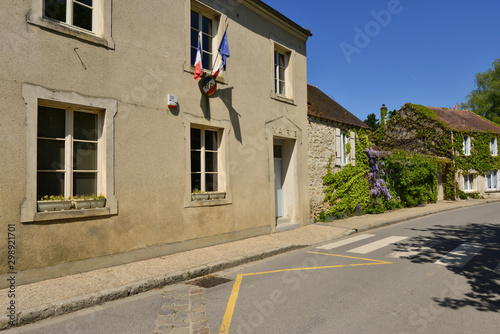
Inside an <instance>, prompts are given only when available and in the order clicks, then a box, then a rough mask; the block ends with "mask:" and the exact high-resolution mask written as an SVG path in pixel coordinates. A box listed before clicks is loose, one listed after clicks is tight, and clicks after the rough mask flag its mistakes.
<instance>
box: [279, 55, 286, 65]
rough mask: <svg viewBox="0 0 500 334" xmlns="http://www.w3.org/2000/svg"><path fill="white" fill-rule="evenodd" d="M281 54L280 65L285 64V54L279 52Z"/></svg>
mask: <svg viewBox="0 0 500 334" xmlns="http://www.w3.org/2000/svg"><path fill="white" fill-rule="evenodd" d="M279 55H280V66H285V55H283V54H281V53H280V54H279Z"/></svg>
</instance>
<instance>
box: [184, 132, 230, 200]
mask: <svg viewBox="0 0 500 334" xmlns="http://www.w3.org/2000/svg"><path fill="white" fill-rule="evenodd" d="M193 129H198V130H200V141H201V143H200V145H201V147H200V149H199V150H198V149H193V148H192V147H190V151H191V154H192V153H193V152H200V171H199V172H198V171H196V172H193V164H192V155H191V156H190V159H191V164H190V165H191V180H192V175H193V174H200V189H198V190H199V191H201V192H224V190H223V189H221V188H220V184H221V183H222V182H221V181H222V180H221V179H220V178H221V175H220V169H221V168H220V166H221V162H222V161H221V159H220V155H221V153H220V148H221V140H222V135H223V133H222V130H221V129H218V128H213V127H207V126H199V125H195V124H193V125H192V126H191V129H190V131H192V130H193ZM207 131H211V132H215V133H217V143H216V147H217V150H215V151H214V150H207V148H206V136H205V134H206V132H207ZM190 142H192V136H191V137H190ZM213 152H216V153H217V171H216V172H207V171H206V156H207V153H213ZM207 174H212V175H217V189H216V190H207V185H206V176H207ZM193 190H194V189H193V184H192V181H191V191H193Z"/></svg>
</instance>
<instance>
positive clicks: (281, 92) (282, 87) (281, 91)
mask: <svg viewBox="0 0 500 334" xmlns="http://www.w3.org/2000/svg"><path fill="white" fill-rule="evenodd" d="M278 92H279V93H280V94H281V95H285V83H284V82H283V81H280V82H279V91H278Z"/></svg>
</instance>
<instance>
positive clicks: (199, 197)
mask: <svg viewBox="0 0 500 334" xmlns="http://www.w3.org/2000/svg"><path fill="white" fill-rule="evenodd" d="M191 200H192V201H206V200H208V193H206V192H205V193H204V192H201V190H199V189H196V188H195V189H194V190H193V192H192V193H191Z"/></svg>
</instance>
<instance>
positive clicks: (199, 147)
mask: <svg viewBox="0 0 500 334" xmlns="http://www.w3.org/2000/svg"><path fill="white" fill-rule="evenodd" d="M220 143H221V131H220V130H217V129H209V128H196V127H192V128H191V191H196V190H199V191H201V192H206V191H220V187H219V147H220Z"/></svg>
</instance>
